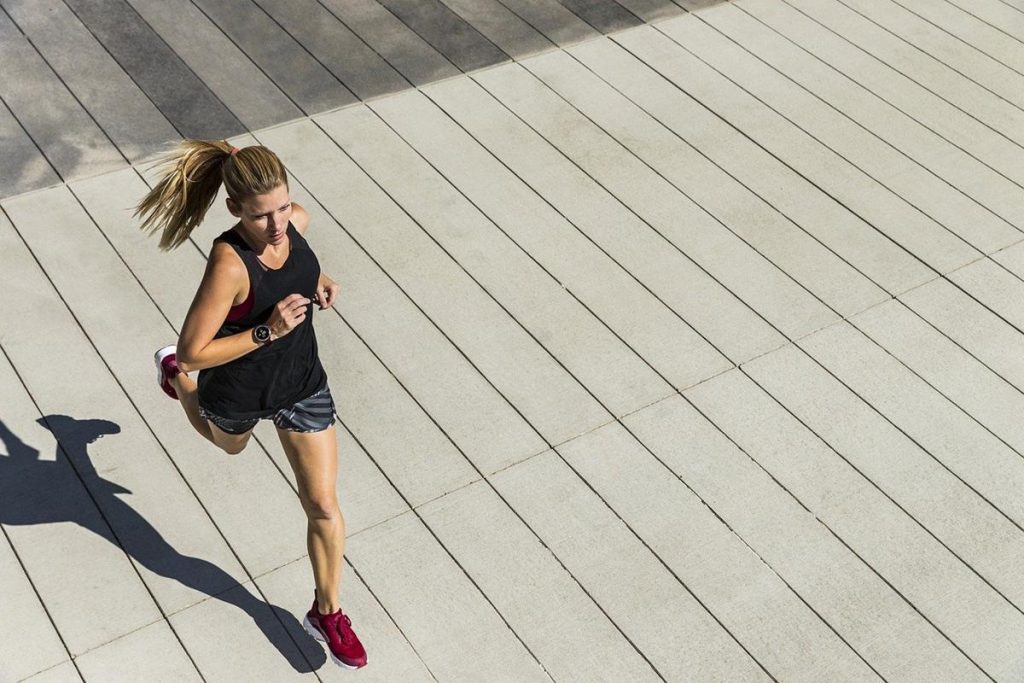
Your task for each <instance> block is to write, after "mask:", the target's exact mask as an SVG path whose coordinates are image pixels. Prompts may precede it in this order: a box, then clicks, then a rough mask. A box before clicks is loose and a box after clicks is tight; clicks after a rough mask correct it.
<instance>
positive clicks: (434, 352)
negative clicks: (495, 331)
mask: <svg viewBox="0 0 1024 683" xmlns="http://www.w3.org/2000/svg"><path fill="white" fill-rule="evenodd" d="M291 196H292V199H293V201H296V200H297V201H300V202H301V204H302V206H304V207H305V208H306V209H307V210H308V211H309V212H310V215H311V220H310V225H311V226H312V227H311V228H310V229H308V230H309V235H310V237H309V239H310V240H311V243H312V244H313V246H314V249H316V250H317V253H318V254H319V259H320V263H321V265H322V267H323V268H324V269H325V272H328V273H337V274H338V275H339V276H340V280H339V284H340V285H341V287H342V295H341V298H340V300H339V302H338V304H336V310H337V311H338V313H339V314H340V315H341V316H342V317H343V319H344V320H345V321H346V323H348V324H349V325H351V326H352V328H353V330H354V331H355V332H356V333H357V334H358V335H359V337H360V338H361V339H362V340H363V341H364V343H366V344H367V345H368V346H369V347H370V348H371V349H372V350H373V353H374V354H375V355H376V356H378V357H379V358H380V359H381V362H382V363H383V364H384V365H385V366H386V367H387V368H388V370H390V371H391V372H392V373H394V374H395V376H396V378H397V379H398V380H399V381H400V382H401V383H402V385H403V386H404V387H405V388H406V389H407V390H408V391H409V392H410V393H411V394H412V395H413V396H414V397H415V399H416V401H418V402H419V403H420V404H421V405H422V406H423V409H424V410H425V411H426V412H427V413H428V414H429V415H430V417H431V418H432V419H434V420H436V421H437V422H438V423H439V425H440V426H441V427H442V429H443V430H444V432H445V434H446V435H447V436H448V437H449V438H450V439H451V440H452V441H453V442H454V443H455V444H456V445H457V446H458V447H459V448H460V449H461V450H462V452H463V453H465V454H466V456H467V457H468V458H469V459H470V461H472V462H473V464H475V465H476V466H477V467H478V468H480V469H481V470H482V471H483V472H485V473H490V472H494V471H497V470H499V469H502V468H504V467H507V466H508V465H510V464H512V463H513V462H516V461H518V460H520V459H522V458H525V457H528V456H530V455H534V454H536V453H539V452H540V451H542V450H544V448H545V444H544V440H543V439H542V438H541V436H540V435H539V434H537V432H536V431H535V430H534V429H533V428H532V427H531V426H530V425H529V424H528V423H527V422H526V421H525V420H524V419H523V417H522V415H520V414H519V413H518V412H516V410H515V408H514V407H513V406H512V404H510V403H509V402H508V401H507V400H506V399H505V398H504V397H503V396H502V395H501V394H499V393H498V391H497V390H496V389H495V388H494V387H493V386H492V385H490V384H489V383H488V382H487V379H486V378H485V377H483V376H482V375H481V374H480V373H479V372H478V371H477V369H476V368H474V367H473V365H472V364H471V363H470V362H469V360H467V359H466V358H465V357H464V356H463V355H461V354H460V353H459V350H458V349H457V348H456V347H455V346H453V345H452V343H451V342H450V341H448V339H446V338H445V336H444V334H443V333H442V332H441V331H440V330H439V329H438V328H437V327H435V326H434V324H433V323H432V322H431V320H430V319H429V318H427V317H426V316H425V315H424V314H423V312H422V311H420V310H419V309H418V308H416V305H415V303H414V302H413V301H411V300H410V299H409V298H408V297H407V296H406V295H405V293H404V292H403V291H402V290H401V289H399V288H398V287H397V286H396V285H395V283H394V282H393V281H392V280H391V279H389V277H388V275H387V273H385V272H384V271H382V270H381V269H380V268H379V267H378V266H377V264H376V263H374V262H373V260H372V259H370V257H369V256H367V254H366V253H365V252H364V251H363V250H362V249H361V248H360V247H359V246H357V245H356V243H355V242H353V241H352V238H351V237H350V236H349V234H348V233H347V232H345V231H343V230H342V228H341V226H339V225H338V224H337V223H335V221H334V219H333V218H331V216H330V214H329V213H327V211H326V210H325V209H323V207H321V206H320V204H319V203H318V202H317V201H316V199H315V198H314V197H313V196H312V195H310V194H308V193H307V192H306V190H305V188H304V187H302V186H301V185H300V184H299V183H298V181H295V180H293V187H292V189H291ZM314 231H315V232H314Z"/></svg>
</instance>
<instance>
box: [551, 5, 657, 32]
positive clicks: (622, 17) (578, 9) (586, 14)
mask: <svg viewBox="0 0 1024 683" xmlns="http://www.w3.org/2000/svg"><path fill="white" fill-rule="evenodd" d="M558 2H560V3H561V4H563V5H565V6H566V7H567V8H569V9H570V10H572V12H573V13H574V14H575V15H576V16H578V17H579V18H580V19H582V20H583V21H585V22H587V23H588V24H590V25H591V26H593V27H594V28H595V29H596V30H598V31H600V32H601V33H611V32H613V31H621V30H623V29H626V28H631V27H633V26H637V25H638V24H640V18H639V17H637V16H636V15H635V14H633V13H632V12H630V11H629V10H628V9H626V8H625V7H624V6H623V5H622V4H620V3H617V2H614V0H558Z"/></svg>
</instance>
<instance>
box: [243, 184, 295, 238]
mask: <svg viewBox="0 0 1024 683" xmlns="http://www.w3.org/2000/svg"><path fill="white" fill-rule="evenodd" d="M228 210H229V211H231V214H232V215H233V216H235V217H236V218H238V219H240V221H239V222H240V223H241V225H242V229H243V230H245V232H246V234H247V235H248V236H249V237H250V238H251V239H252V241H253V242H257V243H258V242H262V243H264V244H270V245H278V244H282V243H283V242H284V239H285V231H286V229H287V227H288V221H289V220H291V217H292V202H291V200H290V199H289V198H288V187H287V186H285V185H284V184H283V183H282V184H281V185H278V186H277V187H275V188H274V189H273V190H271V191H270V192H267V193H266V194H258V195H254V196H252V197H247V198H245V199H243V200H242V201H241V202H240V203H238V202H234V201H232V200H231V199H230V198H229V199H228Z"/></svg>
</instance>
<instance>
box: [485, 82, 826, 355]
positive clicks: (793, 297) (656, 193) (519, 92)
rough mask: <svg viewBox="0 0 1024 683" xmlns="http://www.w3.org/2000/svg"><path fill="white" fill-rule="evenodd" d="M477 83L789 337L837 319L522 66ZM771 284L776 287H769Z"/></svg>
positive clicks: (796, 284)
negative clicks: (767, 284) (768, 284)
mask: <svg viewBox="0 0 1024 683" xmlns="http://www.w3.org/2000/svg"><path fill="white" fill-rule="evenodd" d="M475 80H476V81H477V82H478V83H480V84H481V85H482V86H484V87H485V88H486V89H487V90H488V91H489V92H491V93H492V94H493V95H494V96H495V97H497V98H498V99H500V100H501V101H502V102H503V103H504V104H505V105H506V106H508V107H509V108H510V109H511V110H512V111H513V112H515V113H516V114H517V115H518V116H520V117H521V118H523V120H524V121H526V122H527V123H528V124H530V125H531V126H532V127H533V128H534V129H535V130H538V131H539V132H540V133H541V134H542V135H544V137H545V138H546V139H547V140H548V141H549V142H551V143H552V144H554V145H555V146H557V147H558V148H559V149H561V150H562V151H563V153H565V154H566V155H567V156H569V157H570V158H571V159H572V160H573V161H574V162H576V163H577V165H579V166H580V168H582V169H583V170H584V171H585V172H587V173H588V174H590V175H591V177H593V178H594V179H595V180H597V181H598V182H600V183H601V184H602V185H604V186H605V187H606V188H607V189H608V190H609V191H611V192H613V193H614V194H615V195H616V196H617V197H618V198H619V199H620V201H622V202H624V203H625V204H626V205H627V206H629V207H630V208H631V209H633V210H634V211H635V212H636V213H637V214H638V215H639V216H641V217H642V218H644V219H645V220H646V221H647V222H648V223H650V224H651V225H653V226H655V228H656V229H658V230H659V231H660V232H662V233H663V234H666V236H667V237H668V238H669V239H670V240H671V241H672V242H673V243H674V244H676V245H677V246H678V247H679V248H680V249H681V250H682V251H683V252H684V253H687V254H688V255H690V256H691V257H692V258H693V259H694V261H696V262H697V263H699V264H701V265H702V266H704V267H705V268H706V269H707V270H708V271H709V272H710V273H711V274H712V275H713V276H714V277H715V278H716V279H717V280H719V281H720V282H722V283H723V284H724V285H725V286H727V287H729V289H731V290H732V291H734V292H736V293H737V295H738V296H740V298H742V299H743V300H744V301H745V302H747V303H748V304H749V305H750V306H751V307H752V308H754V309H755V310H756V311H757V312H758V313H760V314H761V315H763V316H764V317H765V318H766V319H767V320H768V321H769V322H771V323H772V324H774V325H775V326H777V327H778V328H779V329H780V331H782V332H783V333H784V334H787V335H795V336H800V335H801V334H804V333H806V332H808V331H810V330H813V329H817V328H819V327H821V326H823V325H827V324H828V323H829V322H832V321H834V320H835V319H836V315H835V313H833V312H832V311H830V310H829V309H828V308H827V307H826V306H825V305H824V304H822V303H821V302H820V301H818V300H817V299H815V298H814V296H813V295H811V294H810V293H809V292H807V291H806V290H805V289H803V288H802V287H801V286H800V285H799V284H798V283H797V282H795V281H794V280H792V279H791V278H790V277H789V276H787V275H785V274H784V273H783V271H781V270H779V269H778V268H777V267H776V266H775V265H773V264H772V263H771V262H770V261H768V260H766V259H765V258H764V257H763V256H762V255H761V254H759V253H758V252H756V251H754V250H753V249H751V248H750V246H749V245H747V244H746V243H744V242H743V241H742V240H741V239H740V238H739V237H737V236H736V235H735V234H734V233H732V232H730V231H729V229H728V228H727V227H725V226H724V225H722V224H721V223H720V222H718V221H716V220H715V219H714V218H713V217H711V216H710V215H708V214H707V213H705V212H704V210H703V209H701V208H700V207H699V205H697V204H696V203H694V202H693V200H692V199H690V198H689V197H687V196H685V195H684V194H682V193H681V192H680V191H679V190H678V189H677V188H676V187H674V186H673V185H671V184H670V183H669V182H668V181H667V180H665V179H664V178H663V177H662V176H660V175H658V174H657V173H656V172H655V171H654V170H653V169H652V168H650V167H649V166H647V165H646V164H644V163H643V162H642V161H641V160H640V159H638V158H637V157H635V156H633V155H632V154H631V153H630V151H629V150H628V149H627V148H625V147H624V146H622V145H621V144H620V143H619V142H617V141H616V140H615V138H613V137H612V136H611V135H610V134H608V133H607V132H605V131H603V130H601V129H600V128H598V127H597V126H596V125H595V124H593V123H592V122H590V121H588V120H587V119H586V118H584V117H583V115H582V114H581V113H580V112H578V111H577V110H575V109H573V108H571V107H570V105H569V104H568V103H566V102H565V101H564V100H562V99H561V98H560V97H559V96H558V94H556V93H554V92H552V91H551V90H550V89H549V88H547V87H546V86H545V85H544V84H543V83H542V82H540V81H539V80H538V79H537V78H536V77H535V76H533V75H532V74H531V73H529V72H527V71H526V70H525V69H523V68H522V67H520V66H518V65H515V66H509V67H502V68H498V69H492V70H490V71H487V72H483V73H481V74H479V75H478V76H476V77H475ZM566 80H568V79H566ZM605 93H606V94H607V89H605ZM601 106H602V107H606V106H607V102H606V101H605V102H603V103H602V105H601ZM677 148H678V147H677ZM655 198H657V199H655ZM684 226H685V229H684ZM768 282H770V283H772V284H771V285H770V286H766V283H768Z"/></svg>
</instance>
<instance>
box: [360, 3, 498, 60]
mask: <svg viewBox="0 0 1024 683" xmlns="http://www.w3.org/2000/svg"><path fill="white" fill-rule="evenodd" d="M378 2H380V4H382V5H383V6H384V7H386V8H387V9H388V10H389V11H390V12H391V13H392V14H394V15H395V16H396V17H398V18H399V19H400V20H401V21H402V23H404V24H405V25H406V26H408V27H409V28H411V29H412V30H413V31H415V32H416V33H417V34H418V35H419V36H420V37H421V38H422V39H423V40H425V41H426V42H428V43H429V44H430V45H431V46H432V47H433V48H434V49H435V50H437V51H438V52H440V53H441V54H443V55H444V56H445V57H446V58H447V59H448V61H450V62H451V63H452V64H454V65H455V66H457V67H458V68H459V69H460V70H461V71H464V72H468V71H473V70H475V69H482V68H484V67H487V66H491V65H492V64H498V63H500V62H503V61H505V60H507V59H508V55H507V54H505V52H504V51H502V50H501V49H500V48H499V47H498V46H496V45H495V44H494V43H492V42H491V41H489V40H487V39H486V38H484V36H483V35H482V34H481V33H480V32H479V31H478V30H476V29H475V28H474V27H473V26H472V25H471V24H469V23H468V22H466V21H464V20H463V19H462V18H461V17H459V15H458V14H456V13H455V12H453V11H452V10H450V9H449V8H448V7H447V6H445V5H444V4H443V3H442V2H441V1H440V0H417V1H415V2H414V1H413V0H378Z"/></svg>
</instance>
